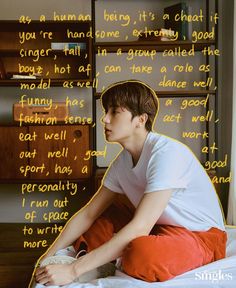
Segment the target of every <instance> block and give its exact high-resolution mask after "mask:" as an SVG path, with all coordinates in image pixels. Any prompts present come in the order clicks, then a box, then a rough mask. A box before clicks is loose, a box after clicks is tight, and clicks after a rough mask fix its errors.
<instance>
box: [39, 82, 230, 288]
mask: <svg viewBox="0 0 236 288" xmlns="http://www.w3.org/2000/svg"><path fill="white" fill-rule="evenodd" d="M102 105H103V108H104V110H105V115H104V118H103V123H104V129H105V137H106V140H107V141H108V142H117V143H119V144H120V145H121V146H122V147H123V150H122V152H121V153H120V154H119V155H118V156H117V158H116V159H115V160H114V161H113V163H112V164H111V165H110V167H109V169H108V171H107V173H106V175H105V177H104V179H103V184H102V186H101V187H100V189H99V190H98V192H97V193H96V195H95V196H94V197H93V198H92V200H91V201H90V202H89V203H88V204H87V205H86V206H85V207H84V208H83V209H82V210H81V211H79V212H77V213H76V214H75V215H74V216H73V217H72V219H71V220H70V221H69V222H68V223H67V225H66V226H65V228H64V230H63V232H62V233H61V234H60V236H59V237H58V238H57V240H56V241H55V242H54V244H53V245H52V246H51V247H50V248H49V250H48V251H47V253H46V254H45V255H44V258H45V257H48V256H51V255H54V254H55V252H56V251H57V250H59V249H62V248H64V247H67V246H69V245H71V244H72V243H73V242H75V241H76V244H75V247H76V248H77V249H78V250H79V249H81V248H82V247H83V246H84V247H85V248H86V249H87V254H86V255H84V256H83V257H80V258H78V260H76V261H75V262H73V263H72V264H67V265H48V266H46V267H41V268H38V269H37V271H36V281H37V282H39V283H41V284H46V285H52V284H54V285H63V284H67V283H70V282H72V281H73V280H74V279H75V278H77V277H79V276H80V275H82V274H83V273H85V272H87V271H90V270H92V269H94V268H96V267H99V266H101V265H103V264H105V263H108V262H110V261H112V260H115V259H117V258H119V257H121V266H122V269H123V271H124V272H125V273H127V274H128V275H131V276H133V277H136V278H139V279H143V280H145V281H150V282H151V281H165V280H168V279H171V278H173V277H175V276H177V275H179V274H182V273H184V272H186V271H189V270H191V269H194V268H196V267H199V266H202V265H205V264H207V263H210V262H212V261H215V260H218V259H221V258H223V257H225V245H226V233H225V232H224V223H223V219H222V213H221V210H220V207H219V204H218V199H217V196H216V193H215V190H214V187H213V185H212V183H211V181H210V179H209V177H208V175H207V174H206V172H205V170H204V169H203V167H202V166H201V164H200V163H199V161H198V160H197V159H196V157H195V156H194V155H193V153H192V152H191V151H190V150H189V149H188V148H187V147H186V146H185V145H183V144H182V143H180V142H178V141H176V140H174V139H171V138H169V137H166V136H164V135H160V134H156V133H153V132H152V126H153V122H154V120H155V117H156V114H157V111H158V100H157V98H156V95H155V92H154V91H153V90H152V89H151V88H150V87H149V86H147V85H146V84H144V83H142V82H140V81H134V80H131V81H123V82H119V83H116V84H115V85H112V86H110V87H109V88H108V89H107V90H105V91H104V92H103V95H102ZM118 194H125V195H126V196H127V197H128V198H129V200H130V201H131V202H132V204H133V205H134V207H135V208H136V210H135V213H134V216H133V217H130V216H129V215H128V214H129V213H128V214H126V213H125V211H123V212H122V211H121V212H120V214H118V213H117V214H116V215H114V213H113V215H112V216H113V217H109V216H108V218H106V217H104V215H106V214H103V216H102V217H100V216H101V214H102V213H103V212H104V211H105V210H106V209H107V208H108V207H109V206H110V205H111V203H112V202H113V201H114V199H115V198H116V195H118ZM126 215H128V216H127V217H126ZM110 216H111V215H110ZM114 216H115V217H114ZM112 218H113V219H112ZM114 232H115V233H114Z"/></svg>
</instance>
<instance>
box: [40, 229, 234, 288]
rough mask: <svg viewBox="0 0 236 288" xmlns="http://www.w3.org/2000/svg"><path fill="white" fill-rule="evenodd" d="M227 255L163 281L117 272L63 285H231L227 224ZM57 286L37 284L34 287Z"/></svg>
mask: <svg viewBox="0 0 236 288" xmlns="http://www.w3.org/2000/svg"><path fill="white" fill-rule="evenodd" d="M227 234H228V241H227V251H226V255H227V257H226V258H225V259H222V260H219V261H216V262H213V263H210V264H208V265H205V266H202V267H200V268H197V269H194V270H192V271H189V272H187V273H185V274H182V275H180V276H178V277H175V278H174V279H172V280H169V281H165V282H155V283H147V282H144V281H141V280H137V279H134V278H132V277H129V276H127V275H126V274H124V273H122V272H120V271H117V272H116V275H115V276H112V277H107V278H101V279H96V280H93V281H92V282H90V283H81V284H79V283H72V284H70V285H65V286H60V287H63V288H95V287H96V288H131V287H132V288H133V287H137V288H159V287H160V288H161V287H165V288H172V287H173V288H174V287H181V288H199V287H200V288H201V287H203V288H216V287H221V288H235V287H236V228H230V227H227ZM45 287H47V288H48V287H50V288H59V286H44V285H41V284H37V285H36V286H35V288H45Z"/></svg>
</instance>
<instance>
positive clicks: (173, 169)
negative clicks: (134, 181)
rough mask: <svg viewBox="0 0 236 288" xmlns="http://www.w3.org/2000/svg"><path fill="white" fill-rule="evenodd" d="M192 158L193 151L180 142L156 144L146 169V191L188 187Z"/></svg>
mask: <svg viewBox="0 0 236 288" xmlns="http://www.w3.org/2000/svg"><path fill="white" fill-rule="evenodd" d="M191 160H192V156H191V152H190V151H189V150H188V149H187V147H185V146H184V145H182V144H180V143H172V144H167V145H166V146H165V145H164V147H161V148H157V147H155V146H154V147H153V151H152V153H151V157H150V160H149V163H148V166H147V171H146V179H147V185H146V189H145V193H147V192H153V191H158V190H166V189H179V188H187V184H188V178H189V165H191Z"/></svg>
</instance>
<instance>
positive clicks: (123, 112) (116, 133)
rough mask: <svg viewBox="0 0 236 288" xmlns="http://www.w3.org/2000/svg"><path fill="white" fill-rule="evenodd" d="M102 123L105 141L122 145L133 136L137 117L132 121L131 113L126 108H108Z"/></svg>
mask: <svg viewBox="0 0 236 288" xmlns="http://www.w3.org/2000/svg"><path fill="white" fill-rule="evenodd" d="M103 123H104V125H105V127H104V129H105V137H106V140H107V141H109V142H118V143H120V144H121V145H122V144H123V143H125V142H126V141H128V139H130V138H131V137H132V136H133V135H134V132H135V128H136V126H137V123H138V117H134V118H133V119H132V114H131V112H130V111H128V110H127V109H126V108H123V107H109V109H108V111H106V113H105V115H104V117H103Z"/></svg>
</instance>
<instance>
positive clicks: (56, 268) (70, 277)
mask: <svg viewBox="0 0 236 288" xmlns="http://www.w3.org/2000/svg"><path fill="white" fill-rule="evenodd" d="M76 278H77V275H76V271H75V269H74V265H73V263H71V264H55V265H47V266H45V267H40V268H37V270H36V272H35V279H36V282H38V283H40V284H43V285H45V286H49V285H66V284H69V283H71V282H73V281H74V280H75V279H76Z"/></svg>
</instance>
